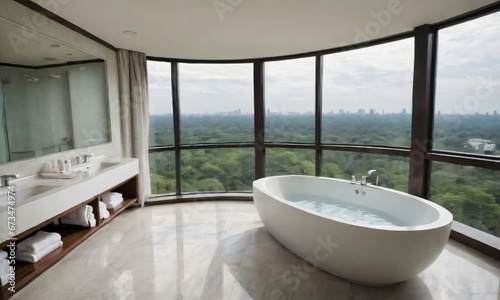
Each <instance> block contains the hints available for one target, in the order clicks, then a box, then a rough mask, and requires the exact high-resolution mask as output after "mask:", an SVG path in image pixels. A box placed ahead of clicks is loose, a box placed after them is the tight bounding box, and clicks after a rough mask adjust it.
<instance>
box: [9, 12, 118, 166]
mask: <svg viewBox="0 0 500 300" xmlns="http://www.w3.org/2000/svg"><path fill="white" fill-rule="evenodd" d="M0 79H1V81H0V163H4V162H8V161H14V160H20V159H25V158H31V157H37V156H42V155H46V154H50V153H55V152H61V151H66V150H70V149H78V148H82V147H88V146H93V145H98V144H103V143H107V142H109V141H110V140H111V137H110V122H109V105H108V99H107V94H108V93H107V83H106V66H105V62H104V60H102V59H100V58H99V57H96V56H94V55H92V54H89V53H86V52H83V51H81V50H78V49H75V48H73V47H70V46H68V45H66V44H63V43H61V42H60V41H58V40H56V39H53V38H51V37H48V36H46V35H43V34H41V33H35V32H31V31H29V30H28V29H26V28H23V27H20V26H19V25H17V24H15V23H12V22H10V21H8V20H6V19H3V18H0Z"/></svg>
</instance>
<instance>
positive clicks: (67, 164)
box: [64, 159, 72, 173]
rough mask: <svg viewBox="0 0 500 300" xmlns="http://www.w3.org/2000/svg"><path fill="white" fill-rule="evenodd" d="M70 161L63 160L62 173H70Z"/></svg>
mask: <svg viewBox="0 0 500 300" xmlns="http://www.w3.org/2000/svg"><path fill="white" fill-rule="evenodd" d="M71 171H72V170H71V160H69V159H65V160H64V172H65V173H71Z"/></svg>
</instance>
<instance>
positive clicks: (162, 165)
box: [149, 151, 176, 195]
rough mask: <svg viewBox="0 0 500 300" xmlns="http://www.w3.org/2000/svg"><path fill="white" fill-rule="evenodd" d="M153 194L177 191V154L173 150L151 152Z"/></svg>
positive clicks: (150, 166) (150, 167)
mask: <svg viewBox="0 0 500 300" xmlns="http://www.w3.org/2000/svg"><path fill="white" fill-rule="evenodd" d="M149 172H150V178H151V194H153V195H158V194H173V193H175V182H176V180H175V154H174V152H173V151H164V152H154V153H149Z"/></svg>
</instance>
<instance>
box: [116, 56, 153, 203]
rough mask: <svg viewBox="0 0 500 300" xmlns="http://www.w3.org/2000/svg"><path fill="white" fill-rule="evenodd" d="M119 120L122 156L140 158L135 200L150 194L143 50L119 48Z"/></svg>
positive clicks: (142, 201) (143, 199)
mask: <svg viewBox="0 0 500 300" xmlns="http://www.w3.org/2000/svg"><path fill="white" fill-rule="evenodd" d="M118 80H119V89H120V121H121V133H122V150H123V156H125V157H135V158H138V159H139V190H138V194H139V195H138V202H139V204H140V205H141V206H144V203H145V201H146V198H147V197H148V196H149V195H150V194H151V186H150V179H149V155H148V136H149V102H148V76H147V60H146V55H145V54H144V53H140V52H135V51H130V50H124V49H119V50H118Z"/></svg>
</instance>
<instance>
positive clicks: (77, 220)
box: [61, 205, 93, 227]
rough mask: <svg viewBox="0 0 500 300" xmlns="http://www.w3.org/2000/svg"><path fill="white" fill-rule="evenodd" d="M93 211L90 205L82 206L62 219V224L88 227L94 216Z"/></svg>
mask: <svg viewBox="0 0 500 300" xmlns="http://www.w3.org/2000/svg"><path fill="white" fill-rule="evenodd" d="M92 211H93V208H92V206H90V205H85V206H82V207H80V208H79V209H77V210H75V211H73V212H71V213H69V214H67V215H65V216H64V217H62V218H61V223H63V224H70V225H80V226H84V227H88V226H89V219H90V216H91V215H93V213H92Z"/></svg>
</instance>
